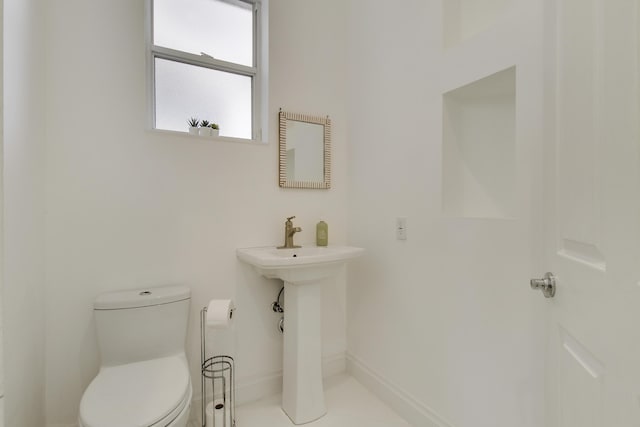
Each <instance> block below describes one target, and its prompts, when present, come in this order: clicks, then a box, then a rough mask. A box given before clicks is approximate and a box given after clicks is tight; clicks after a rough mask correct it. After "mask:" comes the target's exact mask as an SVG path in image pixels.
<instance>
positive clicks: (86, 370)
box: [46, 0, 347, 426]
mask: <svg viewBox="0 0 640 427" xmlns="http://www.w3.org/2000/svg"><path fill="white" fill-rule="evenodd" d="M344 16H345V13H344V11H343V6H342V2H341V1H339V0H331V1H324V2H321V3H319V2H310V1H305V2H300V1H296V0H271V10H270V26H271V35H270V37H271V38H270V63H271V68H270V81H269V90H270V94H271V98H270V113H269V125H270V129H269V143H268V144H266V145H253V144H244V143H227V142H217V141H208V140H202V139H196V138H191V137H189V136H186V135H185V136H183V135H177V134H173V133H161V132H153V131H149V130H146V129H145V124H146V120H145V117H146V111H145V108H146V105H145V99H146V94H145V78H146V76H145V55H144V53H145V46H144V5H143V2H142V1H135V2H133V1H131V0H112V1H108V2H86V1H83V0H64V1H57V2H50V6H48V8H47V22H46V37H47V43H48V45H47V51H48V52H49V55H48V57H47V62H46V75H47V77H46V87H47V92H48V97H47V102H46V111H47V151H46V155H47V163H48V164H47V170H46V195H47V197H46V204H47V223H46V225H47V228H46V237H47V240H46V260H47V263H46V269H47V289H46V301H47V303H46V324H47V337H46V348H47V352H46V378H47V384H46V414H47V417H46V419H47V425H50V426H53V425H70V424H73V423H74V421H75V419H76V417H77V411H78V403H79V400H80V397H81V395H82V392H83V391H84V389H85V387H86V386H87V385H88V383H89V382H90V381H91V379H92V377H93V376H94V375H95V374H96V372H97V369H98V353H97V347H96V337H95V332H94V327H95V325H94V321H93V317H92V309H91V307H92V301H93V299H94V298H95V296H96V295H97V294H98V293H100V292H104V291H110V290H117V289H123V288H135V287H142V286H155V285H162V284H169V283H184V284H186V285H188V286H189V287H191V289H192V313H191V322H190V333H189V342H188V351H189V361H190V363H191V366H192V379H193V380H194V382H195V381H197V380H198V369H197V367H198V364H199V332H198V328H199V321H198V315H199V310H200V308H201V307H203V306H204V305H206V303H207V301H208V300H209V299H211V298H225V297H234V298H235V299H236V303H237V306H238V312H237V317H236V321H237V329H238V335H239V342H238V358H239V361H238V364H237V369H238V379H239V385H242V384H249V383H252V382H255V383H258V384H270V385H273V384H275V383H277V375H278V372H279V371H280V370H281V336H280V335H279V334H278V333H277V331H276V323H277V320H278V317H277V316H276V315H275V314H274V313H272V312H271V311H270V303H271V301H273V300H274V299H275V297H276V293H277V292H278V290H279V288H280V284H279V283H278V282H277V281H270V280H266V279H262V278H259V277H257V275H256V274H255V273H254V272H253V271H252V270H251V269H250V268H248V267H246V266H243V265H240V264H239V262H238V261H237V260H236V256H235V248H237V247H243V246H257V245H269V244H277V243H280V240H282V238H283V236H282V235H283V229H284V220H285V217H286V216H291V215H296V216H297V219H296V220H295V223H296V225H299V226H301V227H302V229H303V231H302V233H300V234H299V235H297V236H296V237H297V239H299V240H298V241H299V242H302V243H310V242H313V241H314V239H315V234H314V233H315V231H314V230H315V223H316V222H317V221H318V220H319V218H320V217H321V216H322V217H324V218H326V221H327V222H328V223H329V226H330V239H331V240H332V242H335V243H339V242H343V243H344V242H345V241H346V235H345V234H346V203H347V190H346V187H347V174H346V133H347V130H346V126H347V123H346V122H347V121H346V113H345V99H344V94H345V74H344V56H345V48H344V47H343V41H344V38H345V36H344V31H345V27H346V26H345V23H344V19H345V18H344ZM329 29H330V30H329ZM279 107H283V108H284V109H286V110H289V111H295V112H304V113H308V114H317V115H324V114H328V115H330V116H331V118H332V121H333V171H334V174H333V184H334V185H333V188H332V189H331V190H330V191H319V190H292V189H287V190H283V189H280V188H279V187H278V184H277V182H278V181H277V173H278V170H277V159H278V145H277V139H276V137H277V111H278V108H279ZM344 301H345V295H344V283H343V280H341V281H340V285H339V286H338V287H335V288H330V289H326V295H325V301H324V302H325V319H324V326H325V329H324V338H325V342H324V344H325V347H324V354H325V356H327V357H329V356H333V355H338V356H340V355H343V354H344V351H345V349H346V338H345V332H344V330H345V313H344ZM329 303H333V304H331V305H330V304H329ZM274 378H275V380H274ZM196 384H197V383H196ZM195 392H196V393H198V392H199V387H197V386H196V387H195Z"/></svg>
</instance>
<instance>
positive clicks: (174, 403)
mask: <svg viewBox="0 0 640 427" xmlns="http://www.w3.org/2000/svg"><path fill="white" fill-rule="evenodd" d="M191 394H192V391H191V379H190V377H189V369H188V366H187V362H186V360H185V357H184V355H179V356H171V357H163V358H160V359H152V360H146V361H143V362H136V363H130V364H126V365H119V366H111V367H109V366H106V367H102V369H100V372H99V373H98V375H97V376H96V377H95V378H94V379H93V381H92V382H91V384H89V387H88V388H87V390H86V391H85V393H84V395H83V396H82V401H81V402H80V417H79V418H80V423H81V426H83V427H114V426H118V427H156V426H158V427H160V426H162V427H164V426H166V425H167V423H169V422H171V421H172V420H173V419H175V418H176V417H177V416H178V415H179V414H180V412H181V411H183V409H184V408H185V407H186V406H187V405H189V403H190V401H191Z"/></svg>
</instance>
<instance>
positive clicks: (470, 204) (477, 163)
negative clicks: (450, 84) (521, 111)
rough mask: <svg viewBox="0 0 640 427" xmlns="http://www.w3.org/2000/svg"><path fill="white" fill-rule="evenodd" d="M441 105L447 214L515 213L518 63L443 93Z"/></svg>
mask: <svg viewBox="0 0 640 427" xmlns="http://www.w3.org/2000/svg"><path fill="white" fill-rule="evenodd" d="M442 108H443V165H442V170H443V176H442V181H443V188H442V193H443V200H442V202H443V210H444V212H445V214H447V215H450V216H456V217H469V218H510V217H512V216H513V203H514V189H515V183H514V181H515V178H516V173H515V140H516V120H515V117H516V115H515V108H516V68H515V67H511V68H508V69H506V70H503V71H500V72H498V73H495V74H493V75H490V76H488V77H485V78H483V79H481V80H478V81H475V82H473V83H471V84H468V85H465V86H462V87H460V88H457V89H454V90H452V91H450V92H447V93H445V94H444V96H443V106H442Z"/></svg>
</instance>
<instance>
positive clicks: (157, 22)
mask: <svg viewBox="0 0 640 427" xmlns="http://www.w3.org/2000/svg"><path fill="white" fill-rule="evenodd" d="M153 15H154V16H153V31H154V35H153V43H154V44H155V45H157V46H163V47H168V48H171V49H176V50H182V51H184V52H189V53H194V54H196V55H200V53H201V52H204V53H206V54H207V55H210V56H213V57H214V58H216V59H221V60H223V61H229V62H235V63H237V64H242V65H247V66H250V67H251V66H253V10H252V6H251V5H250V4H248V3H243V2H239V1H238V2H234V3H233V4H230V3H227V2H224V1H221V0H155V1H154V5H153Z"/></svg>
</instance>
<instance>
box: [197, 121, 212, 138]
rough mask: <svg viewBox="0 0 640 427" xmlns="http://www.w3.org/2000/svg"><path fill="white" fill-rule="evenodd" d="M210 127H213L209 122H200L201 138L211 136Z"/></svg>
mask: <svg viewBox="0 0 640 427" xmlns="http://www.w3.org/2000/svg"><path fill="white" fill-rule="evenodd" d="M209 125H211V123H209V120H204V119H203V120H201V121H200V129H199V131H198V132H199V134H200V136H211V128H210V127H209Z"/></svg>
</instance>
